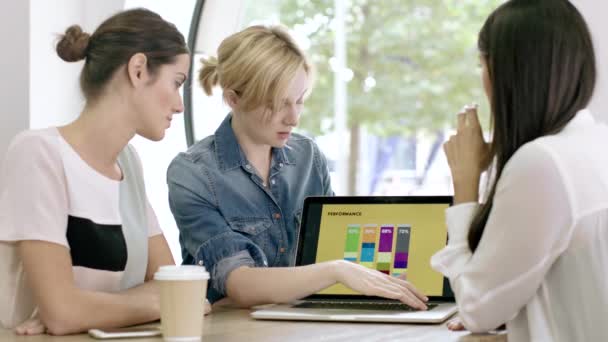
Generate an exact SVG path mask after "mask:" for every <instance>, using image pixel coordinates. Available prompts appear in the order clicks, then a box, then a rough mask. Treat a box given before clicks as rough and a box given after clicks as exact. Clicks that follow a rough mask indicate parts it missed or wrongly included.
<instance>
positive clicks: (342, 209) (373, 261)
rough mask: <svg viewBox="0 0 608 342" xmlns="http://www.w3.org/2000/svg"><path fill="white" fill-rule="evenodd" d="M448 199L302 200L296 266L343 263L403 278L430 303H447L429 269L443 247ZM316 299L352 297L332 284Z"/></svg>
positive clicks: (444, 288) (444, 289) (440, 280)
mask: <svg viewBox="0 0 608 342" xmlns="http://www.w3.org/2000/svg"><path fill="white" fill-rule="evenodd" d="M451 201H452V198H451V197H449V196H433V197H313V198H309V199H307V200H306V203H305V206H304V217H303V222H302V231H301V235H300V246H299V253H298V254H299V257H298V263H299V264H300V265H306V264H312V263H319V262H323V261H329V260H336V259H344V260H347V261H350V262H355V263H358V264H360V265H362V266H365V267H368V268H370V269H374V270H377V271H379V272H382V273H385V274H387V275H390V276H401V277H405V278H406V279H407V280H408V281H410V282H411V283H413V284H414V285H415V286H416V287H417V288H418V289H420V290H421V291H422V292H424V293H425V294H426V295H427V296H429V297H450V296H451V295H452V293H451V290H450V289H449V284H448V282H447V281H446V279H444V277H443V275H441V274H440V273H438V272H436V271H434V270H433V269H432V268H431V266H430V260H431V256H432V255H433V254H435V253H436V252H437V251H439V250H440V249H441V248H443V247H445V245H446V241H447V229H446V224H445V210H446V209H447V208H448V207H449V206H450V204H451ZM318 295H332V296H335V295H340V296H355V295H360V294H358V293H357V292H355V291H353V290H351V289H349V288H347V287H346V286H344V285H341V284H336V285H333V286H331V287H329V288H327V289H325V290H322V291H321V292H319V293H318Z"/></svg>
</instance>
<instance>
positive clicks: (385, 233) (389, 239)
mask: <svg viewBox="0 0 608 342" xmlns="http://www.w3.org/2000/svg"><path fill="white" fill-rule="evenodd" d="M393 229H394V228H393V227H381V228H380V245H379V246H378V252H389V253H390V252H391V251H392V250H393Z"/></svg>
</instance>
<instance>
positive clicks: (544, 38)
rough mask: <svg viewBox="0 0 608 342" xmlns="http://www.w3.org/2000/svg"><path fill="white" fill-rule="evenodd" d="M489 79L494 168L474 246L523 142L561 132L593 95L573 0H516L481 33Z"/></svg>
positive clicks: (473, 232)
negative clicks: (498, 187) (500, 182)
mask: <svg viewBox="0 0 608 342" xmlns="http://www.w3.org/2000/svg"><path fill="white" fill-rule="evenodd" d="M478 44H479V50H480V53H481V55H482V56H483V57H484V58H485V60H486V64H487V67H488V73H489V78H490V83H491V94H490V96H489V97H490V102H491V109H492V125H493V133H492V136H493V138H492V143H491V154H492V156H493V157H494V158H495V165H494V168H495V176H494V177H493V184H491V187H490V188H489V189H490V190H489V191H488V194H487V195H488V196H487V200H486V202H485V203H484V204H482V205H481V207H480V208H479V210H478V211H477V213H476V215H475V217H474V219H473V221H472V223H471V229H470V230H469V236H468V241H469V247H470V249H471V250H472V251H475V249H476V248H477V245H478V244H479V241H480V240H481V237H482V235H483V230H484V227H485V225H486V222H487V220H488V216H489V214H490V211H491V209H492V204H493V198H494V194H495V192H496V183H497V180H498V179H499V178H500V175H501V174H502V171H503V169H504V167H505V164H506V163H507V162H508V161H509V159H510V158H511V156H513V154H514V153H515V152H516V151H517V149H519V148H520V147H521V146H522V145H524V144H526V143H527V142H530V141H532V140H534V139H536V138H539V137H541V136H545V135H550V134H556V133H558V132H560V131H561V130H562V129H563V128H564V127H565V126H566V124H567V123H568V122H570V120H571V119H572V118H573V117H574V116H575V115H576V113H577V112H578V111H580V110H581V109H584V108H585V107H586V106H587V105H588V103H589V101H590V100H591V97H592V95H593V90H594V88H595V82H596V65H595V55H594V51H593V43H592V40H591V34H590V33H589V28H588V27H587V24H586V23H585V20H584V19H583V17H582V16H581V14H580V13H579V12H578V10H577V9H576V8H575V7H574V6H573V5H572V4H571V3H570V2H568V1H567V0H535V1H530V0H510V1H507V2H506V3H505V4H503V5H502V6H500V7H498V9H496V10H495V11H494V12H493V13H492V14H491V15H490V17H489V18H488V19H487V20H486V22H485V24H484V25H483V27H482V29H481V32H480V33H479V43H478Z"/></svg>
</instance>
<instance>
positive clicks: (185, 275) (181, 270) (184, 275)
mask: <svg viewBox="0 0 608 342" xmlns="http://www.w3.org/2000/svg"><path fill="white" fill-rule="evenodd" d="M154 279H156V280H206V279H209V273H208V272H207V270H205V267H203V266H196V265H177V266H175V265H171V266H161V267H159V268H158V271H157V272H156V273H154Z"/></svg>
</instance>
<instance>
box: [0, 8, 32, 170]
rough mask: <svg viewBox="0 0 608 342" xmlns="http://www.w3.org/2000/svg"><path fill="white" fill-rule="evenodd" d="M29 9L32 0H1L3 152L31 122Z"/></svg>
mask: <svg viewBox="0 0 608 342" xmlns="http://www.w3.org/2000/svg"><path fill="white" fill-rule="evenodd" d="M29 9H30V5H29V1H0V32H2V34H0V46H2V62H1V63H0V75H1V77H0V103H1V104H2V105H1V106H0V156H4V151H6V149H7V147H8V144H9V142H10V140H11V139H12V138H13V136H14V135H15V134H16V133H17V132H19V131H21V130H23V129H25V128H27V127H28V126H29V98H28V93H29V90H28V87H29V75H30V70H29V56H30V50H29V39H28V37H29V32H30V27H29V26H30V25H29V22H30V21H29ZM0 160H2V157H0Z"/></svg>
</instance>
